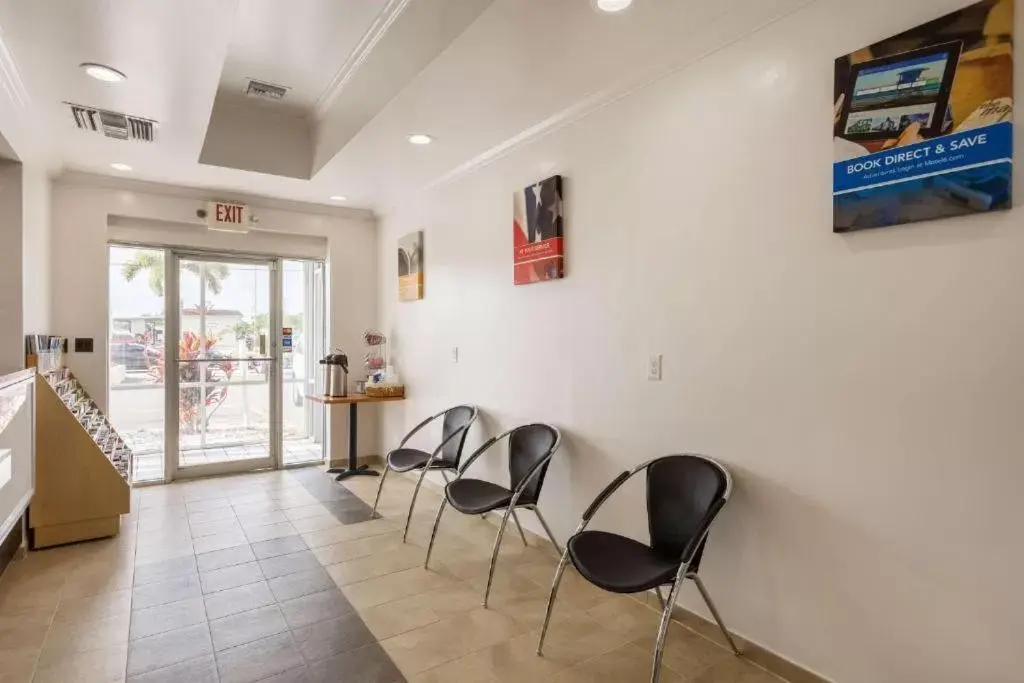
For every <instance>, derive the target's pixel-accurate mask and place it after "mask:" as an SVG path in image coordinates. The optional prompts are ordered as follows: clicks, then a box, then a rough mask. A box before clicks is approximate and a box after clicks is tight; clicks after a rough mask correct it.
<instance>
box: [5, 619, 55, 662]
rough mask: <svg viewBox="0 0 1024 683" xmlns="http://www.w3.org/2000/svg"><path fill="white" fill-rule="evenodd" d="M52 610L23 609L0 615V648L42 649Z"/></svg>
mask: <svg viewBox="0 0 1024 683" xmlns="http://www.w3.org/2000/svg"><path fill="white" fill-rule="evenodd" d="M52 619H53V612H52V611H50V610H47V609H44V610H36V609H25V610H19V611H17V612H12V613H11V614H9V615H8V616H0V650H34V651H35V652H36V653H38V652H39V651H40V650H42V649H43V641H44V640H45V639H46V633H47V631H48V630H49V628H50V621H51V620H52Z"/></svg>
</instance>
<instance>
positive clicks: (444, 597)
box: [406, 582, 483, 620]
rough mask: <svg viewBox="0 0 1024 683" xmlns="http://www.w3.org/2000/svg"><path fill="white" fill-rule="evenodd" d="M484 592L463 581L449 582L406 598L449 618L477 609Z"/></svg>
mask: <svg viewBox="0 0 1024 683" xmlns="http://www.w3.org/2000/svg"><path fill="white" fill-rule="evenodd" d="M482 597H483V596H482V594H481V593H480V592H479V591H477V590H476V589H474V588H472V587H471V586H469V585H467V584H464V583H462V582H449V583H446V584H443V585H439V586H435V587H434V588H433V589H431V590H429V591H423V592H420V593H417V594H415V595H412V596H410V597H409V598H406V601H407V603H408V604H410V605H414V604H415V605H417V606H419V607H425V608H427V609H430V610H432V611H433V612H434V613H435V614H437V616H438V617H439V618H442V620H443V618H447V617H449V616H454V615H456V614H462V613H465V612H468V611H472V610H474V609H477V608H478V607H479V606H480V603H481V602H482Z"/></svg>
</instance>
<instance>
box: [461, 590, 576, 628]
mask: <svg viewBox="0 0 1024 683" xmlns="http://www.w3.org/2000/svg"><path fill="white" fill-rule="evenodd" d="M477 596H478V598H479V594H477ZM547 605H548V591H546V590H543V589H541V588H537V589H536V590H534V591H531V592H529V593H516V594H514V595H510V594H499V595H495V596H492V597H491V600H490V603H489V606H490V608H491V609H493V610H494V611H496V612H500V613H501V614H504V615H505V616H507V617H508V618H510V619H512V620H513V621H515V622H516V624H517V625H518V626H519V628H520V629H522V630H523V631H539V630H540V628H541V626H542V625H543V623H544V614H545V612H546V611H547ZM557 607H558V611H559V613H560V614H561V615H562V616H563V617H564V616H566V614H567V613H570V612H571V613H572V614H574V615H575V616H576V617H577V618H582V617H583V616H584V613H583V612H581V611H579V610H577V609H576V608H575V607H573V606H572V605H567V604H562V605H557Z"/></svg>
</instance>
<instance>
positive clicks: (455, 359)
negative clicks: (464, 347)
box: [452, 346, 459, 363]
mask: <svg viewBox="0 0 1024 683" xmlns="http://www.w3.org/2000/svg"><path fill="white" fill-rule="evenodd" d="M452 362H453V363H458V362H459V347H458V346H453V347H452Z"/></svg>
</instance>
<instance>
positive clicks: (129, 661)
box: [0, 468, 779, 683]
mask: <svg viewBox="0 0 1024 683" xmlns="http://www.w3.org/2000/svg"><path fill="white" fill-rule="evenodd" d="M377 481H378V480H377V479H375V478H369V477H366V478H356V479H351V480H348V481H347V482H346V483H345V485H344V486H341V485H338V484H335V483H334V481H333V479H332V478H330V477H328V476H326V475H324V474H323V473H322V471H321V470H320V469H318V468H312V469H304V470H290V471H281V472H266V473H258V474H249V475H242V476H235V477H230V478H218V479H209V480H204V481H194V482H188V483H181V484H173V485H169V486H158V487H148V488H142V489H137V490H135V491H134V492H133V506H132V507H133V512H132V514H131V515H130V516H126V517H125V518H124V519H123V523H122V532H121V535H120V536H119V537H117V538H115V539H110V540H105V541H96V542H92V543H84V544H78V545H74V546H67V547H64V548H57V549H52V550H45V551H39V552H33V553H29V554H28V555H27V557H26V558H24V559H22V560H20V561H18V562H16V563H14V564H12V565H11V567H10V568H9V569H8V571H7V572H6V573H5V574H4V576H3V578H2V579H0V683H28V682H29V681H32V682H34V683H57V682H68V683H71V682H72V681H73V682H74V683H107V682H110V683H119V682H122V681H131V682H133V683H143V682H146V683H153V682H160V681H168V682H170V681H175V682H177V681H187V682H188V683H217V682H218V681H220V682H222V683H250V682H255V681H265V682H266V683H312V682H318V681H322V682H325V683H326V682H328V681H330V682H331V683H402V682H408V683H442V682H443V683H539V682H547V681H550V682H551V683H583V682H593V681H597V682H601V681H608V682H613V681H614V682H615V683H633V682H636V683H642V682H646V681H647V680H648V677H649V667H650V657H651V645H652V642H653V639H654V635H655V631H656V629H657V621H658V614H657V613H656V612H655V611H654V610H653V609H651V608H649V607H648V606H647V605H645V604H643V603H642V602H640V601H638V600H634V599H632V598H630V597H626V596H616V595H611V594H608V593H605V592H603V591H600V590H599V589H597V588H594V587H593V586H591V585H590V584H588V583H586V582H585V581H583V580H582V579H581V578H580V577H579V576H578V575H575V574H571V573H567V575H566V578H565V582H564V583H563V587H562V591H561V595H560V600H559V603H558V605H557V607H556V611H555V616H554V619H553V621H552V626H551V630H550V632H549V636H548V642H547V644H546V647H545V656H544V657H537V656H536V654H535V649H536V643H537V633H538V630H539V627H540V623H541V619H542V617H543V610H544V605H545V600H546V597H547V590H548V586H549V583H550V580H551V575H552V573H553V571H554V567H555V564H556V558H554V557H552V556H551V555H550V554H548V553H547V552H544V551H543V550H542V549H540V548H538V547H530V548H524V547H523V545H522V544H521V542H520V541H519V539H518V536H517V535H516V534H515V533H514V532H513V533H510V534H508V535H506V537H505V543H504V544H503V546H502V557H501V560H500V564H499V566H498V571H497V574H496V577H495V586H494V589H493V592H492V596H491V607H490V609H483V608H482V607H481V606H480V600H481V595H482V589H483V585H484V583H485V582H486V572H487V562H488V559H489V555H490V550H491V544H492V542H493V538H494V533H495V527H494V526H493V525H492V524H491V523H490V522H488V521H487V520H483V519H480V518H479V517H464V516H462V515H459V514H457V513H454V512H452V511H449V512H448V513H446V515H445V518H444V522H443V523H442V527H441V532H440V534H439V537H438V542H437V544H436V546H435V549H434V556H433V558H432V559H431V568H430V569H429V570H425V569H424V568H423V556H424V552H425V545H426V541H427V539H428V537H429V530H430V526H431V523H432V521H433V516H434V513H435V510H436V506H437V504H438V502H439V500H440V499H439V497H438V494H437V492H435V491H432V490H426V489H425V490H424V491H423V492H421V494H420V502H419V504H418V506H417V514H416V516H415V518H414V521H413V528H412V530H411V532H410V538H409V543H408V544H403V543H402V541H401V522H402V520H403V515H404V513H405V510H406V506H407V505H408V501H409V497H410V494H411V489H412V484H411V483H410V482H409V481H408V480H406V479H402V478H400V477H395V476H393V477H391V478H390V479H389V480H388V487H387V488H386V489H385V495H384V498H383V502H382V505H381V509H380V512H381V514H382V517H381V518H378V519H374V520H370V519H369V508H368V506H367V501H370V502H372V500H373V495H374V493H375V492H376V486H377ZM661 680H662V681H664V683H682V682H690V683H779V679H777V678H775V677H773V676H771V675H769V674H767V673H765V672H764V671H762V670H761V669H758V668H757V667H755V666H753V665H751V664H748V663H746V662H745V661H744V660H743V659H740V658H736V657H733V656H732V655H731V654H730V653H729V652H727V651H726V650H725V649H723V648H721V647H719V646H718V645H716V644H714V643H712V642H711V641H708V640H705V639H704V638H702V637H700V636H698V635H697V634H695V633H694V632H692V631H689V630H688V629H686V628H685V627H683V626H680V625H677V624H674V625H673V628H672V629H671V630H670V635H669V642H668V646H667V648H666V652H665V669H664V672H663V675H662V679H661Z"/></svg>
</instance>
